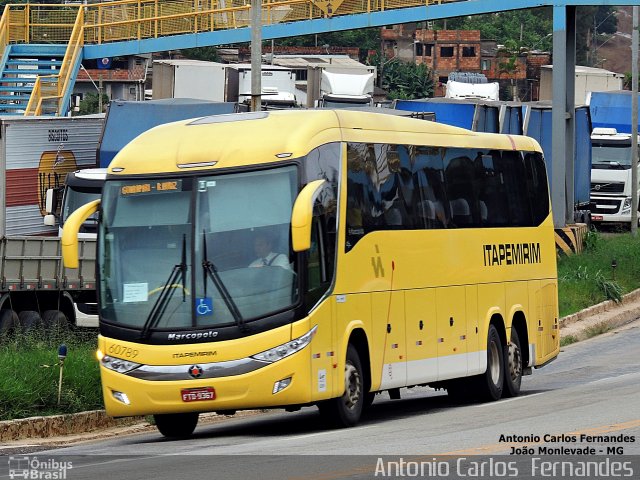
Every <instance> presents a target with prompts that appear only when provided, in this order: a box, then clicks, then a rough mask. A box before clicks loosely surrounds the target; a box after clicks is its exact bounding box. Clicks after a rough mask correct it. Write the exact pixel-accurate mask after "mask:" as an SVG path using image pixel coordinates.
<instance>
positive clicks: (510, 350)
mask: <svg viewBox="0 0 640 480" xmlns="http://www.w3.org/2000/svg"><path fill="white" fill-rule="evenodd" d="M504 372H505V375H504V388H503V390H502V396H503V397H517V396H518V395H519V394H520V384H521V383H522V350H521V349H520V338H519V337H518V332H517V331H516V329H515V328H511V342H509V346H508V347H507V348H505V355H504Z"/></svg>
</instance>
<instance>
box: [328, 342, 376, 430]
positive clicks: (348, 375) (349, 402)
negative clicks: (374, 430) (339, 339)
mask: <svg viewBox="0 0 640 480" xmlns="http://www.w3.org/2000/svg"><path fill="white" fill-rule="evenodd" d="M363 379H364V377H363V375H362V365H361V363H360V356H359V355H358V351H357V350H356V348H355V347H354V346H353V345H349V347H348V348H347V358H346V361H345V365H344V382H345V389H344V393H343V394H342V395H341V396H340V397H338V398H332V399H331V400H326V401H324V402H322V403H320V404H319V405H318V408H319V409H320V414H321V415H322V416H323V417H324V418H326V419H327V420H328V421H329V422H330V423H331V424H333V425H335V426H337V427H352V426H354V425H355V424H357V423H358V421H359V420H360V416H361V415H362V409H363V407H364V403H365V393H364V387H363Z"/></svg>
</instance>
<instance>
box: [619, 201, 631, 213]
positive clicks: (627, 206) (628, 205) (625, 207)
mask: <svg viewBox="0 0 640 480" xmlns="http://www.w3.org/2000/svg"><path fill="white" fill-rule="evenodd" d="M629 212H631V199H630V198H625V199H624V202H623V203H622V210H621V211H620V213H622V214H625V213H629Z"/></svg>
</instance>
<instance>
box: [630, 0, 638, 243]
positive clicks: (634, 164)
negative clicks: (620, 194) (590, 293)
mask: <svg viewBox="0 0 640 480" xmlns="http://www.w3.org/2000/svg"><path fill="white" fill-rule="evenodd" d="M631 185H632V187H631V235H633V236H634V237H637V236H638V7H637V6H634V7H633V32H632V35H631Z"/></svg>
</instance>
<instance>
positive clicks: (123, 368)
mask: <svg viewBox="0 0 640 480" xmlns="http://www.w3.org/2000/svg"><path fill="white" fill-rule="evenodd" d="M100 363H101V364H102V365H103V366H104V367H105V368H108V369H109V370H113V371H114V372H118V373H127V372H130V371H131V370H135V369H136V368H138V367H139V366H140V365H141V364H140V363H136V362H130V361H129V360H122V359H120V358H115V357H110V356H109V355H105V356H103V357H102V360H100Z"/></svg>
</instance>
